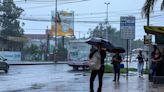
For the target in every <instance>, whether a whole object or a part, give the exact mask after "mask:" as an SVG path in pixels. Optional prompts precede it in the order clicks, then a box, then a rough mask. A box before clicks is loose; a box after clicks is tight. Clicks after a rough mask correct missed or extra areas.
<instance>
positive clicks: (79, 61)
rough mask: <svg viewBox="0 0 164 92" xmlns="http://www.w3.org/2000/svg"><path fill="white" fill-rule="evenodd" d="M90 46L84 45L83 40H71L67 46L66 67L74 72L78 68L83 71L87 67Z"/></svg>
mask: <svg viewBox="0 0 164 92" xmlns="http://www.w3.org/2000/svg"><path fill="white" fill-rule="evenodd" d="M90 48H91V46H90V45H89V44H87V43H85V40H71V41H69V45H68V65H70V66H72V67H73V69H74V70H78V68H79V67H82V68H83V69H85V68H88V67H89V63H88V61H89V58H88V56H89V53H90Z"/></svg>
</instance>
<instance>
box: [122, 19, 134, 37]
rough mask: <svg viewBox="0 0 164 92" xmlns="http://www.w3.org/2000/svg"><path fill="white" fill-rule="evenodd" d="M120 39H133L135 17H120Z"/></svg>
mask: <svg viewBox="0 0 164 92" xmlns="http://www.w3.org/2000/svg"><path fill="white" fill-rule="evenodd" d="M120 31H121V38H122V39H135V17H132V16H128V17H120Z"/></svg>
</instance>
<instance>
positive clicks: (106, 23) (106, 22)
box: [104, 2, 110, 40]
mask: <svg viewBox="0 0 164 92" xmlns="http://www.w3.org/2000/svg"><path fill="white" fill-rule="evenodd" d="M104 4H106V6H107V8H106V21H105V25H106V39H107V40H108V29H107V25H108V5H109V4H110V2H105V3H104Z"/></svg>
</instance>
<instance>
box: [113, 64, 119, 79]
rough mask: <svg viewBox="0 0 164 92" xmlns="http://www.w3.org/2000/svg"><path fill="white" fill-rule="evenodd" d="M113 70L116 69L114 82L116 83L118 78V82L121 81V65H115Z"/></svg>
mask: <svg viewBox="0 0 164 92" xmlns="http://www.w3.org/2000/svg"><path fill="white" fill-rule="evenodd" d="M113 68H114V81H116V77H117V80H118V81H119V79H120V65H119V64H116V65H113Z"/></svg>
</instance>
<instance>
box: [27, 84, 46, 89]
mask: <svg viewBox="0 0 164 92" xmlns="http://www.w3.org/2000/svg"><path fill="white" fill-rule="evenodd" d="M45 86H46V85H45V84H38V83H35V84H32V85H31V87H30V89H41V88H43V87H45Z"/></svg>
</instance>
